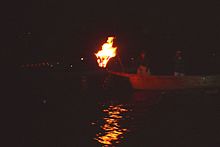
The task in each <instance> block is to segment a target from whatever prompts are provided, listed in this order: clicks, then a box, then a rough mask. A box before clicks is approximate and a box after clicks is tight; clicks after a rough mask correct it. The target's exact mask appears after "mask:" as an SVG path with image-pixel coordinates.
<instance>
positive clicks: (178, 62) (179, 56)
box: [174, 50, 185, 76]
mask: <svg viewBox="0 0 220 147" xmlns="http://www.w3.org/2000/svg"><path fill="white" fill-rule="evenodd" d="M174 68H175V69H174V76H184V75H185V71H184V70H185V68H184V59H183V53H182V51H181V50H177V51H176V55H175V67H174Z"/></svg>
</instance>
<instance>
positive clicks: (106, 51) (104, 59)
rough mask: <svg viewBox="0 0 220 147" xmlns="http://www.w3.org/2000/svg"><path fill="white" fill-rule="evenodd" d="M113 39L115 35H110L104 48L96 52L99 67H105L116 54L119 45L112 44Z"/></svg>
mask: <svg viewBox="0 0 220 147" xmlns="http://www.w3.org/2000/svg"><path fill="white" fill-rule="evenodd" d="M113 39H114V37H108V40H107V42H106V43H104V44H103V45H102V50H100V51H98V53H96V54H95V55H96V57H97V62H98V65H99V67H103V68H105V67H106V65H107V63H108V61H109V59H110V58H112V57H115V56H116V49H117V47H113V46H112V45H113Z"/></svg>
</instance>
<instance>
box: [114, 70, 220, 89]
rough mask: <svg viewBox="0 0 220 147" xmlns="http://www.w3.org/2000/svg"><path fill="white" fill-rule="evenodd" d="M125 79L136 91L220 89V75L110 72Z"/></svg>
mask: <svg viewBox="0 0 220 147" xmlns="http://www.w3.org/2000/svg"><path fill="white" fill-rule="evenodd" d="M110 73H111V74H113V75H117V76H121V77H125V78H128V79H129V82H130V84H131V86H132V88H133V89H136V90H181V89H194V88H212V87H220V75H215V76H152V75H150V76H149V75H137V74H128V73H120V72H110Z"/></svg>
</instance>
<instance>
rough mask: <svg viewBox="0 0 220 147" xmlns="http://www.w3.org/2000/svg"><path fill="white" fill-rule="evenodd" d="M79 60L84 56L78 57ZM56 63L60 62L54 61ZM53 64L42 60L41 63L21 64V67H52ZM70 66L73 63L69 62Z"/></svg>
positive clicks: (82, 59)
mask: <svg viewBox="0 0 220 147" xmlns="http://www.w3.org/2000/svg"><path fill="white" fill-rule="evenodd" d="M80 60H81V61H84V58H83V57H81V58H80ZM56 64H57V65H59V64H60V62H57V63H56ZM53 66H54V65H53V64H49V63H48V62H46V63H45V62H43V63H35V64H23V65H21V67H22V68H25V67H27V68H28V67H51V68H52V67H53ZM70 67H73V65H72V64H70Z"/></svg>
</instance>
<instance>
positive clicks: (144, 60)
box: [137, 51, 150, 75]
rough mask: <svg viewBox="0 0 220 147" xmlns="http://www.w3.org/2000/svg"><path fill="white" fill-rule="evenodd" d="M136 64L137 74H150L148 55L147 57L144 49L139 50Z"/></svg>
mask: <svg viewBox="0 0 220 147" xmlns="http://www.w3.org/2000/svg"><path fill="white" fill-rule="evenodd" d="M137 65H138V66H137V74H140V75H150V68H149V57H147V55H146V52H145V51H141V53H140V56H139V58H138V60H137Z"/></svg>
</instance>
